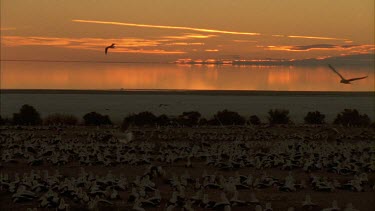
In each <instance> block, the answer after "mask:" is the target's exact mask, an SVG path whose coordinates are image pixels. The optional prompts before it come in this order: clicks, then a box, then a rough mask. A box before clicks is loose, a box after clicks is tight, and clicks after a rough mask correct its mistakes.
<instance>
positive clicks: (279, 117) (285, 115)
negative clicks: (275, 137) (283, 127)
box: [268, 109, 292, 125]
mask: <svg viewBox="0 0 375 211" xmlns="http://www.w3.org/2000/svg"><path fill="white" fill-rule="evenodd" d="M268 115H269V116H268V121H269V123H270V124H272V125H273V124H289V123H292V121H291V120H290V117H289V110H285V109H274V110H273V109H271V110H269V111H268Z"/></svg>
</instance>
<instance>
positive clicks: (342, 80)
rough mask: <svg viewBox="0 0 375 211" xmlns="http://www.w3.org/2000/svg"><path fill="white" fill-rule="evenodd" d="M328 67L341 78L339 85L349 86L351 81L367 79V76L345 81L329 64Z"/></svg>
mask: <svg viewBox="0 0 375 211" xmlns="http://www.w3.org/2000/svg"><path fill="white" fill-rule="evenodd" d="M328 67H329V68H331V70H332V71H333V72H335V73H336V74H337V75H339V76H340V78H341V81H340V83H343V84H351V83H350V82H352V81H356V80H361V79H365V78H367V77H368V76H364V77H359V78H351V79H345V78H344V77H343V76H342V75H341V74H340V73H339V72H337V70H335V68H334V67H332V65H330V64H329V65H328Z"/></svg>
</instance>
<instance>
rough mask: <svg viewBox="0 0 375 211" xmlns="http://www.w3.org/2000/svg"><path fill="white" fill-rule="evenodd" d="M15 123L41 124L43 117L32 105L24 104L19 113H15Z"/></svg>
mask: <svg viewBox="0 0 375 211" xmlns="http://www.w3.org/2000/svg"><path fill="white" fill-rule="evenodd" d="M13 124H15V125H40V124H42V119H41V117H40V114H39V112H37V111H36V110H35V108H34V107H32V106H30V105H27V104H25V105H23V106H22V107H21V109H20V111H19V113H14V114H13Z"/></svg>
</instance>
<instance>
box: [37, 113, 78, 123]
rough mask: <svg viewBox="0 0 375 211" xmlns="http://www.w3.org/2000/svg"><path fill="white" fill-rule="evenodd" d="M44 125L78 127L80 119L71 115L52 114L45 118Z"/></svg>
mask: <svg viewBox="0 0 375 211" xmlns="http://www.w3.org/2000/svg"><path fill="white" fill-rule="evenodd" d="M44 124H46V125H76V124H78V118H77V117H75V116H73V115H69V114H59V113H56V114H50V115H48V116H47V117H46V118H44Z"/></svg>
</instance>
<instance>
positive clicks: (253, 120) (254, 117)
mask: <svg viewBox="0 0 375 211" xmlns="http://www.w3.org/2000/svg"><path fill="white" fill-rule="evenodd" d="M249 122H250V124H252V125H260V124H261V121H260V119H259V117H258V116H257V115H252V116H250V118H249Z"/></svg>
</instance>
